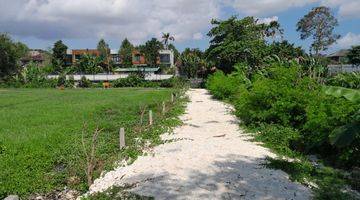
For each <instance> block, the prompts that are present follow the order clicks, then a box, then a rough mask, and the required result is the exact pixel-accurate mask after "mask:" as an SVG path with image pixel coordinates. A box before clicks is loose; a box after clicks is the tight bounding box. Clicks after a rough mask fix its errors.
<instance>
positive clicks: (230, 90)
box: [206, 71, 239, 99]
mask: <svg viewBox="0 0 360 200" xmlns="http://www.w3.org/2000/svg"><path fill="white" fill-rule="evenodd" d="M238 86H239V84H238V82H237V80H236V78H234V77H231V76H226V75H225V74H224V73H223V72H222V71H217V72H215V73H214V74H213V75H210V76H209V78H208V80H207V82H206V88H207V89H208V90H209V91H210V92H211V94H212V95H213V96H214V97H215V98H217V99H227V98H230V97H232V96H233V95H235V94H236V92H237V90H238Z"/></svg>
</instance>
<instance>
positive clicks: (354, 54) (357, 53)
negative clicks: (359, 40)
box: [347, 45, 360, 66]
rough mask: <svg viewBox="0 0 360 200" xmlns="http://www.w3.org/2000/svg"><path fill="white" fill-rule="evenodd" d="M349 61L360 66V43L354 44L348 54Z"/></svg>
mask: <svg viewBox="0 0 360 200" xmlns="http://www.w3.org/2000/svg"><path fill="white" fill-rule="evenodd" d="M347 57H348V59H349V62H350V63H351V64H353V65H355V66H360V45H358V46H353V47H352V48H351V49H350V52H349V54H348V55H347Z"/></svg>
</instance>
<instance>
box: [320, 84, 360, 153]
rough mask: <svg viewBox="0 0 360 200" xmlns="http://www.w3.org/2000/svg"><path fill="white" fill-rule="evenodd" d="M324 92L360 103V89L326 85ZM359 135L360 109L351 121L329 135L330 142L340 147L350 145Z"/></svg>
mask: <svg viewBox="0 0 360 200" xmlns="http://www.w3.org/2000/svg"><path fill="white" fill-rule="evenodd" d="M324 92H325V94H327V95H331V96H334V97H337V98H341V97H343V98H345V99H347V100H349V101H351V102H354V103H360V90H355V89H348V88H343V87H334V86H326V87H324ZM358 137H360V110H358V111H357V112H356V113H355V115H354V116H353V120H352V121H351V122H350V123H348V124H346V125H344V126H340V127H337V128H335V129H334V130H333V131H332V132H331V134H330V135H329V139H330V143H331V144H332V145H335V146H337V147H340V148H342V147H346V146H349V145H350V144H352V143H353V142H354V140H356V139H357V138H358Z"/></svg>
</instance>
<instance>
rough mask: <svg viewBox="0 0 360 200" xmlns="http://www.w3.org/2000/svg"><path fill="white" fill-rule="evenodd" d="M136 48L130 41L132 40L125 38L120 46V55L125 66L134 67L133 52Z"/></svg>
mask: <svg viewBox="0 0 360 200" xmlns="http://www.w3.org/2000/svg"><path fill="white" fill-rule="evenodd" d="M133 50H134V46H133V45H132V44H131V43H130V41H129V40H128V39H127V38H125V39H124V40H123V41H122V43H121V46H120V49H119V55H120V58H121V60H122V65H123V66H124V67H132V52H133Z"/></svg>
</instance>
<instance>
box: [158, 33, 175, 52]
mask: <svg viewBox="0 0 360 200" xmlns="http://www.w3.org/2000/svg"><path fill="white" fill-rule="evenodd" d="M161 38H162V39H163V40H162V42H163V43H164V45H165V49H168V47H169V41H175V38H174V36H171V35H170V33H162V37H161Z"/></svg>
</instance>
